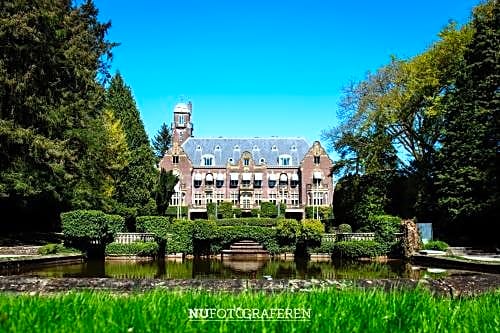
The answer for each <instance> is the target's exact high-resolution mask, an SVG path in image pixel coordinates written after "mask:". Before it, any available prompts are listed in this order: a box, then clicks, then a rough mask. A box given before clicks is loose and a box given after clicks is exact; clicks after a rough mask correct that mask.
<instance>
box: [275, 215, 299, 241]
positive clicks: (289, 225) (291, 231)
mask: <svg viewBox="0 0 500 333" xmlns="http://www.w3.org/2000/svg"><path fill="white" fill-rule="evenodd" d="M300 228H301V224H300V222H298V221H297V220H289V219H280V220H278V225H277V235H278V237H280V238H281V239H282V240H284V241H285V242H289V241H294V242H295V240H296V239H297V235H298V234H299V233H300Z"/></svg>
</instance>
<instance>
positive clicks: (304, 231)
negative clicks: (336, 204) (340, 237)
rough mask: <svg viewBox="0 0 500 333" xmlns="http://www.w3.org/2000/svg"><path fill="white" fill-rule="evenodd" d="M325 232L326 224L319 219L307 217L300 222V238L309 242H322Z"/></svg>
mask: <svg viewBox="0 0 500 333" xmlns="http://www.w3.org/2000/svg"><path fill="white" fill-rule="evenodd" d="M324 233H325V226H324V225H323V223H321V222H320V221H319V220H311V219H306V220H302V222H301V223H300V231H299V233H298V235H297V236H298V239H299V240H301V241H307V242H320V241H321V236H322V235H323V234H324Z"/></svg>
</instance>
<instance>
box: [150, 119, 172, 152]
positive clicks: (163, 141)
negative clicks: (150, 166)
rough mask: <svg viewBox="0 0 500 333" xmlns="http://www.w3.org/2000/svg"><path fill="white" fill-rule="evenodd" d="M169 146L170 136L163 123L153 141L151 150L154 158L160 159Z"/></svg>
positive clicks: (170, 143) (170, 142)
mask: <svg viewBox="0 0 500 333" xmlns="http://www.w3.org/2000/svg"><path fill="white" fill-rule="evenodd" d="M171 145H172V134H171V133H170V129H169V128H168V126H167V124H165V123H163V124H162V125H161V127H160V129H159V131H158V133H157V134H156V135H155V137H154V139H153V149H154V152H155V155H156V157H157V158H158V159H161V158H162V157H163V155H164V154H165V152H166V151H167V150H168V149H169V148H170V146H171Z"/></svg>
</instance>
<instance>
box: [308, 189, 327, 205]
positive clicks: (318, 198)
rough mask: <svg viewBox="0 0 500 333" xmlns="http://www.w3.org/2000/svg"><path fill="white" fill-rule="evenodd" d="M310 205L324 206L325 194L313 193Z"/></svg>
mask: <svg viewBox="0 0 500 333" xmlns="http://www.w3.org/2000/svg"><path fill="white" fill-rule="evenodd" d="M308 197H309V205H314V206H321V205H323V193H321V192H312V193H309V196H308Z"/></svg>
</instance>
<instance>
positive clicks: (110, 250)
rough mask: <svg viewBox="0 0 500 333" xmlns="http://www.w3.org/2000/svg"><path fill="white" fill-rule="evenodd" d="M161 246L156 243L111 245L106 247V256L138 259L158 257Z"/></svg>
mask: <svg viewBox="0 0 500 333" xmlns="http://www.w3.org/2000/svg"><path fill="white" fill-rule="evenodd" d="M158 249H159V246H158V244H157V243H154V242H133V243H130V244H120V243H114V242H113V243H110V244H108V245H107V246H106V255H128V256H138V257H156V256H157V254H158Z"/></svg>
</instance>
